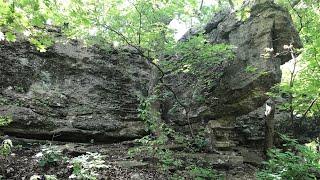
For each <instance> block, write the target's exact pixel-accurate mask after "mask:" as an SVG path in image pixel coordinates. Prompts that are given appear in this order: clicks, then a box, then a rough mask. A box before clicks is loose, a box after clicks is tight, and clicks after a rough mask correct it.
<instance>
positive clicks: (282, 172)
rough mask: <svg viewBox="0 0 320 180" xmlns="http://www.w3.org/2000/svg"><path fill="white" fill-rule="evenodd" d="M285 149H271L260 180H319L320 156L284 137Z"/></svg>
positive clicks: (259, 175)
mask: <svg viewBox="0 0 320 180" xmlns="http://www.w3.org/2000/svg"><path fill="white" fill-rule="evenodd" d="M283 139H284V140H285V141H286V142H287V143H286V144H284V149H285V150H281V149H271V150H270V151H269V152H268V156H269V158H270V159H269V160H268V161H267V162H266V168H265V169H264V170H262V171H261V172H259V173H258V178H259V179H270V180H273V179H306V180H307V179H310V180H311V179H317V178H319V177H317V176H319V175H320V154H319V153H318V152H316V151H315V150H313V149H311V148H310V147H307V146H305V145H300V144H298V142H297V141H296V140H293V139H290V138H288V137H286V136H283Z"/></svg>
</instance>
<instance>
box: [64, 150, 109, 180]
mask: <svg viewBox="0 0 320 180" xmlns="http://www.w3.org/2000/svg"><path fill="white" fill-rule="evenodd" d="M104 157H105V156H103V155H101V154H99V153H90V152H87V154H85V155H81V156H78V157H75V158H73V159H72V160H70V166H69V168H72V175H71V176H70V177H69V178H70V179H88V180H95V179H97V178H98V176H99V174H98V173H97V170H99V169H103V168H108V166H107V165H105V161H104V160H103V158H104Z"/></svg>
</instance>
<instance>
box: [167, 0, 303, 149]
mask: <svg viewBox="0 0 320 180" xmlns="http://www.w3.org/2000/svg"><path fill="white" fill-rule="evenodd" d="M199 32H203V31H196V30H191V31H190V32H189V33H188V34H186V35H185V36H184V37H183V39H182V41H186V40H188V38H192V36H196V35H197V34H198V33H199ZM204 32H205V35H206V36H207V39H208V41H209V42H210V43H212V44H218V43H226V44H230V45H233V46H234V47H235V58H234V59H229V60H227V62H225V63H224V64H223V65H222V66H220V67H219V68H218V70H220V71H221V72H222V75H221V76H220V77H219V78H217V79H216V80H215V82H214V83H215V86H214V87H213V88H211V89H204V90H203V89H202V91H201V94H202V95H203V96H204V97H202V99H203V101H202V102H201V103H199V102H197V98H198V97H197V96H195V94H194V91H195V90H197V89H194V86H193V85H194V84H195V83H197V81H198V79H197V77H194V76H188V74H179V75H176V76H175V77H167V81H168V83H170V84H173V85H175V84H176V86H174V91H175V92H177V96H178V98H180V99H181V100H184V101H186V99H187V100H188V101H189V102H191V103H189V107H188V108H189V112H188V115H186V114H187V113H186V112H187V110H186V108H182V107H181V108H177V107H179V106H178V105H177V103H176V102H175V99H174V98H172V97H171V99H170V98H168V99H167V100H166V101H163V105H162V107H163V110H162V111H163V112H164V113H165V115H163V117H165V119H166V120H167V122H174V124H175V126H176V127H177V129H180V130H185V131H188V130H189V129H190V127H189V126H190V125H189V124H188V123H191V126H192V128H193V129H194V131H196V130H197V129H199V126H200V127H201V126H202V127H206V129H207V130H208V131H209V134H208V138H209V142H210V145H211V146H212V148H214V149H216V150H232V149H237V151H238V152H240V151H242V150H239V147H241V146H245V147H250V148H252V149H253V150H255V149H257V148H258V149H261V148H262V147H263V140H264V125H265V124H264V109H265V107H264V103H265V102H266V100H267V99H268V96H267V95H266V93H267V92H268V91H269V90H270V89H271V88H272V87H273V86H274V85H275V84H276V83H279V82H280V80H281V70H280V65H282V64H284V63H285V62H287V61H289V60H290V59H291V56H290V54H289V53H286V50H285V49H284V48H283V46H284V45H290V44H292V45H293V46H294V47H296V48H301V47H302V44H301V41H300V38H299V34H298V32H297V31H296V30H295V28H294V25H293V21H292V19H291V17H290V15H289V13H288V12H287V11H286V10H285V9H283V8H281V7H280V6H278V5H276V4H274V3H272V2H265V3H261V4H257V5H255V6H253V7H252V9H251V11H250V17H249V18H248V19H247V20H245V21H241V20H239V18H237V12H233V13H231V12H228V11H222V12H221V13H218V14H216V15H215V16H214V17H213V18H212V21H211V22H209V23H208V24H207V26H206V27H205V28H204ZM220 65H221V64H220ZM221 68H223V70H221ZM212 73H215V71H213V72H212ZM179 82H180V83H179ZM187 82H190V83H187ZM276 116H277V117H278V116H283V114H282V115H281V114H279V115H278V114H277V115H276ZM188 119H189V122H188ZM246 151H247V150H246ZM242 152H243V151H242ZM249 154H250V153H249Z"/></svg>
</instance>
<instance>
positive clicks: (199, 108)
mask: <svg viewBox="0 0 320 180" xmlns="http://www.w3.org/2000/svg"><path fill="white" fill-rule="evenodd" d="M250 13H251V15H250V17H249V18H248V19H246V20H244V21H241V20H239V19H238V18H237V13H236V12H233V13H230V12H228V11H224V12H222V13H219V14H217V15H215V16H214V17H213V19H212V21H211V22H209V23H208V25H207V26H206V27H205V28H204V31H205V35H206V36H207V39H208V42H210V43H212V44H217V43H226V44H230V45H232V46H234V47H235V48H234V51H235V58H234V59H229V60H225V61H223V62H221V63H220V64H219V65H218V66H217V67H212V68H211V71H212V74H214V73H216V72H217V71H219V72H220V73H221V74H220V75H219V76H217V78H216V79H210V83H211V87H210V88H208V87H207V88H204V89H196V90H195V89H193V87H194V86H193V85H192V84H193V83H196V82H197V81H198V79H197V77H194V76H193V77H191V76H189V75H188V74H183V73H182V74H179V75H173V76H166V77H165V78H164V79H165V81H166V82H167V83H168V85H169V86H171V87H172V89H173V91H174V92H175V93H176V95H177V97H178V98H179V99H180V100H186V99H188V101H191V103H190V106H189V107H188V110H189V112H188V117H186V113H187V112H186V109H184V108H182V107H179V105H177V102H176V100H175V99H174V98H173V97H169V98H167V99H165V100H164V101H162V102H160V111H161V117H162V118H163V119H164V121H166V122H174V124H175V126H176V127H177V129H180V130H185V129H188V128H184V127H185V126H187V125H188V120H189V121H190V122H191V124H192V126H193V128H195V129H196V128H197V127H198V126H199V125H201V126H202V127H204V126H205V127H206V128H207V129H208V130H209V132H210V134H209V135H208V139H210V142H211V145H212V147H213V148H215V149H218V150H220V149H221V150H228V149H232V148H235V147H238V146H245V145H246V144H247V143H249V142H248V140H250V141H251V140H252V142H250V144H251V145H254V144H255V141H259V140H261V138H263V133H261V131H262V130H261V129H262V128H261V126H262V125H263V122H262V121H263V120H262V119H261V112H260V111H261V110H257V111H256V109H258V108H260V107H261V106H263V104H264V103H265V101H266V100H267V98H268V96H267V95H266V94H265V93H266V92H268V91H269V90H270V88H271V87H272V86H273V85H274V84H276V83H278V82H280V79H281V71H280V65H281V64H283V63H284V62H286V61H288V60H290V55H289V54H286V53H284V49H283V45H288V44H290V43H293V45H294V46H295V47H297V48H299V47H301V46H302V45H301V42H300V39H299V35H298V33H297V31H296V30H295V28H294V26H293V22H292V20H291V17H290V15H289V13H288V12H287V11H286V10H284V9H283V8H281V7H279V6H277V5H275V4H274V3H270V2H266V3H262V4H258V5H256V6H254V7H253V8H252V10H251V12H250ZM191 34H195V35H196V34H197V32H194V33H191ZM185 38H186V39H187V37H185ZM266 50H267V51H266ZM0 51H1V54H0V116H10V117H12V119H13V122H12V123H10V125H9V126H7V127H4V128H2V131H4V133H7V134H11V135H15V136H18V137H26V138H41V139H52V138H53V139H54V140H63V141H82V142H89V141H91V140H94V141H99V142H114V141H122V140H127V139H134V138H139V137H142V136H143V135H144V134H146V132H145V130H144V129H145V128H144V123H143V122H142V121H141V120H140V119H139V117H138V106H139V98H138V97H139V96H145V97H147V96H148V95H150V93H152V92H149V91H150V90H149V89H151V88H150V87H151V86H152V84H153V82H154V79H153V75H152V74H154V72H152V71H153V70H152V68H151V67H150V65H149V64H148V63H147V62H146V61H145V60H144V59H143V58H141V57H140V56H139V55H138V53H137V52H135V51H134V50H132V49H131V50H130V48H128V49H125V48H123V49H118V50H115V49H111V50H108V51H107V50H101V49H100V48H97V47H92V48H84V47H82V46H81V45H80V44H79V43H76V42H73V43H67V44H56V45H55V46H54V47H52V48H50V49H48V51H47V52H45V53H39V52H37V51H36V50H35V48H33V47H32V46H30V45H29V44H28V43H21V42H19V43H13V44H6V43H2V44H0ZM190 79H191V81H190ZM187 82H191V83H187ZM195 92H196V93H195ZM197 94H201V95H202V97H201V101H198V99H199V97H197ZM262 108H263V107H262ZM256 112H258V113H256ZM201 123H202V124H201ZM248 128H249V130H250V131H249V130H248ZM250 128H251V129H253V130H251V129H250ZM247 131H248V132H247ZM253 131H254V132H253ZM246 133H247V134H246ZM239 151H242V150H239ZM244 161H245V160H244Z"/></svg>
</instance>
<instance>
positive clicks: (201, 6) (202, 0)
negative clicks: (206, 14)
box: [199, 0, 204, 11]
mask: <svg viewBox="0 0 320 180" xmlns="http://www.w3.org/2000/svg"><path fill="white" fill-rule="evenodd" d="M203 2H204V0H201V4H200V7H199V11H201V10H202V8H203Z"/></svg>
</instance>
